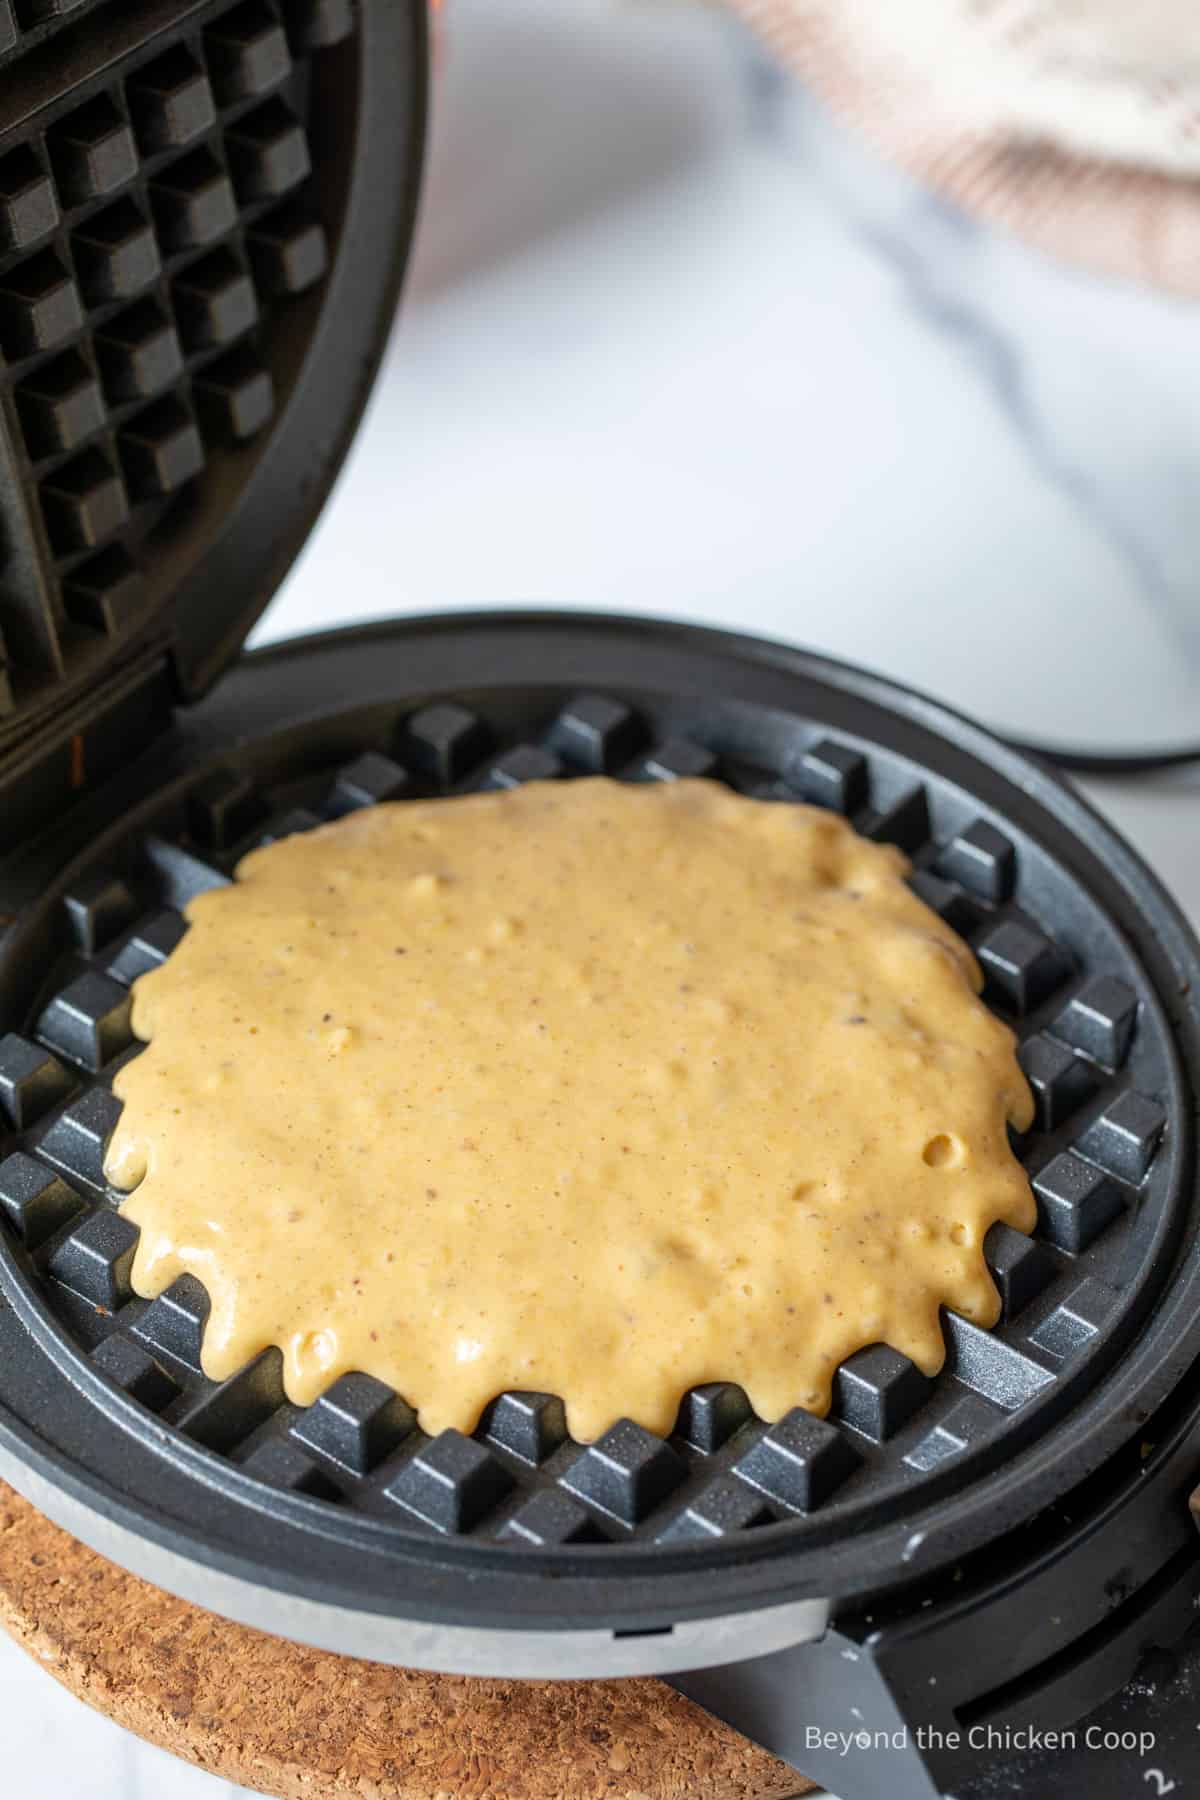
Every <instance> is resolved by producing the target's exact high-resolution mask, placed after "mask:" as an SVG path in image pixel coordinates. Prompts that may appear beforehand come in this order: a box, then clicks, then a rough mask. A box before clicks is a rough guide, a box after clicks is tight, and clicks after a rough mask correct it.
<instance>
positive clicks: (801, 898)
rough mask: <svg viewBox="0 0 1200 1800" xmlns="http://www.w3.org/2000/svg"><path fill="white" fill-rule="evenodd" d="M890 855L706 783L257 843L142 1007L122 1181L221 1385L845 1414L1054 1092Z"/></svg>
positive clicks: (142, 1284)
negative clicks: (276, 1352) (335, 1385)
mask: <svg viewBox="0 0 1200 1800" xmlns="http://www.w3.org/2000/svg"><path fill="white" fill-rule="evenodd" d="M905 870H906V863H905V859H904V858H903V856H902V855H901V854H900V852H899V851H897V850H894V849H892V848H890V847H887V846H881V845H877V844H872V843H869V842H867V841H866V840H865V839H862V838H860V837H858V836H857V835H856V834H855V833H854V832H853V831H852V830H851V829H850V827H849V826H848V825H846V824H845V823H844V822H843V821H842V820H841V819H839V818H837V817H834V816H832V815H830V814H829V813H825V812H821V811H818V810H817V809H815V808H811V807H805V806H794V805H784V804H771V803H767V802H764V801H756V800H750V799H746V798H743V797H741V796H739V795H736V794H733V793H731V792H730V791H728V790H726V789H725V788H723V787H721V786H719V785H717V784H714V783H711V782H706V781H678V782H671V783H656V784H650V785H644V786H643V785H629V784H622V783H617V782H612V781H608V780H602V779H587V780H575V781H569V782H562V783H557V782H543V783H534V784H531V785H528V786H525V787H521V788H518V789H515V790H513V791H510V792H505V793H489V794H478V795H471V796H467V797H464V798H459V799H448V800H432V801H427V802H418V801H409V802H398V803H395V804H391V805H379V806H373V807H369V808H366V809H364V810H363V811H361V812H357V813H353V814H351V815H349V816H348V817H347V818H344V819H341V820H339V821H338V822H337V823H335V824H332V825H327V826H324V827H322V828H321V829H319V830H314V831H312V832H309V833H306V834H305V835H303V836H296V837H290V838H287V839H285V840H283V841H282V842H279V843H276V844H273V845H271V846H270V847H268V848H266V849H263V850H257V851H254V852H253V853H252V854H251V855H249V856H247V857H246V858H245V859H244V861H243V862H242V864H241V865H240V867H239V869H238V879H237V881H236V882H235V883H234V884H233V885H232V886H230V887H226V888H219V889H215V890H213V891H211V892H208V893H204V894H201V895H199V896H198V897H197V898H196V899H195V900H193V901H192V902H191V903H190V905H189V906H188V908H187V916H188V919H189V921H190V929H189V930H188V932H187V934H186V935H185V937H184V939H183V941H182V943H181V944H180V946H179V948H178V949H177V950H175V951H174V952H173V954H172V955H171V957H170V958H169V959H168V961H167V962H166V963H165V964H164V965H163V966H162V967H161V968H160V969H157V970H155V971H154V972H152V973H151V974H148V975H144V976H143V977H142V978H141V980H140V981H138V982H137V984H136V986H135V989H134V1009H133V1022H134V1028H135V1030H136V1032H137V1033H138V1035H139V1036H140V1037H142V1038H145V1039H147V1040H149V1046H150V1047H149V1048H148V1049H147V1050H146V1051H145V1052H143V1054H142V1055H140V1056H139V1057H137V1058H136V1059H135V1060H134V1061H133V1062H131V1063H129V1064H128V1065H127V1066H126V1067H125V1068H124V1069H122V1070H121V1072H120V1074H119V1075H118V1076H117V1079H116V1082H115V1084H114V1085H115V1087H116V1091H117V1093H118V1094H119V1096H120V1097H121V1099H122V1100H123V1101H124V1103H125V1104H124V1111H123V1113H122V1115H121V1118H120V1121H119V1123H118V1126H117V1129H116V1132H115V1134H114V1137H113V1139H112V1143H111V1145H110V1148H109V1153H108V1159H107V1172H108V1175H109V1178H110V1180H111V1181H112V1182H113V1183H114V1184H115V1185H116V1186H117V1187H119V1188H124V1189H132V1190H135V1191H134V1192H133V1193H132V1194H131V1196H130V1197H129V1198H128V1199H126V1200H125V1202H124V1204H123V1211H124V1212H125V1213H126V1214H127V1215H128V1217H129V1218H131V1219H132V1220H133V1221H134V1222H135V1223H136V1224H137V1225H138V1226H139V1227H140V1228H141V1237H140V1242H139V1245H138V1249H137V1255H136V1260H135V1263H134V1269H133V1283H134V1287H135V1288H136V1290H137V1291H138V1293H140V1294H144V1295H154V1294H158V1293H160V1292H161V1291H162V1290H163V1289H164V1288H165V1287H167V1286H168V1285H169V1283H170V1282H172V1281H173V1280H174V1279H175V1278H176V1277H177V1276H178V1275H180V1274H181V1273H183V1272H184V1271H188V1272H190V1273H192V1274H193V1275H196V1276H198V1277H199V1279H200V1280H201V1281H202V1282H203V1283H204V1286H205V1287H206V1289H207V1290H208V1293H209V1295H210V1296H211V1301H212V1310H211V1314H210V1317H209V1320H208V1324H207V1327H206V1330H205V1334H204V1346H203V1361H204V1368H205V1371H206V1373H207V1374H209V1375H210V1376H213V1377H215V1378H217V1379H222V1378H224V1377H226V1376H228V1375H231V1374H233V1373H234V1372H235V1371H236V1370H237V1369H238V1368H240V1367H241V1365H242V1364H243V1363H244V1362H246V1360H247V1359H248V1358H250V1357H252V1356H253V1355H254V1354H255V1353H256V1352H258V1351H259V1350H261V1349H263V1348H264V1347H265V1346H267V1345H270V1344H278V1345H279V1346H280V1347H281V1349H282V1351H283V1356H284V1371H285V1374H284V1379H285V1385H286V1389H287V1392H288V1395H289V1396H290V1398H291V1399H292V1400H294V1401H297V1402H299V1403H300V1404H302V1405H304V1404H308V1403H309V1402H311V1401H312V1400H313V1399H315V1398H316V1396H317V1395H318V1394H319V1393H320V1392H321V1391H322V1390H323V1389H324V1388H325V1387H327V1386H328V1385H329V1383H330V1382H331V1381H333V1380H334V1378H335V1377H336V1376H338V1375H339V1374H341V1373H343V1372H344V1371H346V1370H350V1369H363V1370H366V1371H368V1372H369V1373H371V1374H373V1375H376V1376H378V1377H379V1378H380V1379H381V1380H383V1381H385V1382H388V1383H389V1384H390V1385H391V1386H393V1387H394V1388H396V1389H397V1390H398V1391H399V1392H400V1393H401V1394H403V1395H404V1396H405V1398H406V1399H407V1400H408V1401H409V1402H410V1404H412V1405H413V1406H414V1407H416V1408H417V1410H418V1414H419V1417H420V1422H421V1425H422V1426H423V1428H424V1429H425V1430H426V1431H429V1432H438V1431H440V1430H443V1429H444V1428H446V1427H447V1426H457V1427H459V1428H460V1429H461V1430H463V1431H470V1430H471V1429H472V1428H473V1427H474V1425H475V1424H476V1422H477V1420H478V1416H479V1413H480V1411H481V1409H482V1408H483V1407H484V1406H485V1405H486V1403H487V1402H488V1401H489V1400H490V1399H492V1398H493V1397H494V1396H495V1395H496V1394H498V1393H500V1392H502V1391H503V1390H504V1389H507V1388H524V1389H535V1390H542V1391H546V1392H550V1393H556V1394H560V1395H561V1396H562V1397H563V1399H564V1401H565V1403H566V1407H567V1415H568V1421H569V1424H570V1428H571V1431H572V1433H573V1434H574V1435H575V1436H576V1437H577V1438H580V1439H588V1438H592V1437H595V1436H596V1435H597V1434H599V1433H600V1432H602V1431H603V1430H604V1429H605V1428H606V1427H607V1426H609V1425H610V1424H612V1423H613V1421H614V1420H616V1419H617V1418H619V1417H621V1416H629V1417H632V1418H634V1419H636V1420H638V1421H640V1422H641V1423H642V1424H643V1425H645V1426H647V1427H649V1429H650V1430H652V1431H657V1432H666V1431H669V1430H670V1429H671V1427H672V1425H673V1423H674V1420H675V1415H676V1411H677V1407H678V1403H679V1400H680V1398H681V1396H682V1395H683V1394H684V1393H685V1392H686V1390H687V1389H688V1388H690V1387H692V1386H694V1385H696V1384H697V1383H699V1382H704V1381H713V1380H718V1379H720V1380H727V1381H736V1382H740V1383H741V1385H742V1386H743V1387H744V1388H745V1389H746V1392H747V1394H748V1395H749V1398H750V1400H751V1402H752V1404H753V1406H754V1407H755V1410H756V1411H757V1412H758V1413H759V1414H761V1415H762V1416H763V1417H764V1418H766V1419H775V1418H778V1417H779V1416H780V1415H781V1414H783V1413H784V1412H786V1411H787V1410H788V1409H789V1408H791V1407H793V1406H796V1405H801V1406H805V1407H808V1408H810V1409H811V1410H812V1411H814V1412H818V1413H820V1412H824V1411H825V1410H826V1409H827V1407H828V1405H829V1400H830V1384H831V1379H832V1376H833V1372H834V1370H835V1368H836V1367H837V1365H838V1363H839V1362H841V1361H842V1360H843V1359H844V1358H845V1357H847V1356H849V1355H850V1354H851V1353H852V1352H853V1351H855V1350H858V1349H860V1348H861V1347H862V1346H863V1345H865V1344H870V1343H875V1342H880V1341H882V1342H886V1343H889V1344H892V1345H894V1346H895V1348H896V1349H897V1350H901V1351H903V1352H904V1353H905V1354H907V1355H908V1356H910V1357H911V1358H912V1359H913V1361H914V1362H915V1363H917V1364H918V1366H919V1367H920V1368H922V1369H923V1370H925V1372H926V1373H928V1374H933V1373H934V1372H935V1371H936V1370H937V1369H938V1368H939V1367H940V1365H941V1363H942V1360H943V1355H944V1346H943V1341H942V1335H941V1330H940V1326H939V1320H938V1308H939V1306H941V1305H945V1306H949V1307H952V1308H953V1309H954V1310H956V1311H957V1312H959V1313H962V1314H964V1315H965V1316H966V1317H968V1318H971V1319H974V1320H976V1321H977V1322H979V1323H981V1324H984V1325H991V1324H994V1323H995V1320H996V1318H997V1316H998V1312H999V1302H998V1299H997V1296H996V1292H995V1289H994V1287H993V1285H992V1281H991V1277H990V1276H989V1274H988V1271H987V1267H986V1265H985V1263H984V1259H983V1250H982V1245H983V1238H984V1235H985V1233H986V1231H987V1229H988V1227H989V1226H990V1225H991V1224H992V1223H993V1222H994V1221H995V1220H998V1219H1003V1220H1006V1221H1007V1222H1008V1223H1009V1224H1010V1225H1014V1226H1016V1227H1018V1228H1019V1229H1021V1230H1029V1229H1030V1228H1031V1227H1032V1225H1033V1223H1034V1218H1035V1207H1034V1201H1033V1197H1032V1194H1031V1192H1030V1188H1029V1184H1028V1182H1027V1180H1026V1178H1025V1175H1024V1173H1023V1172H1022V1170H1021V1168H1020V1165H1019V1164H1018V1162H1017V1161H1016V1159H1015V1157H1014V1156H1013V1153H1012V1151H1011V1149H1010V1146H1009V1142H1008V1137H1007V1133H1006V1125H1007V1123H1009V1122H1010V1121H1011V1122H1012V1123H1013V1124H1014V1125H1016V1126H1017V1127H1019V1128H1022V1129H1024V1128H1025V1127H1027V1126H1028V1125H1029V1123H1030V1121H1031V1117H1032V1110H1033V1108H1032V1101H1031V1097H1030V1094H1029V1090H1028V1087H1027V1085H1026V1083H1025V1080H1024V1077H1023V1075H1022V1073H1021V1070H1020V1067H1019V1065H1018V1063H1017V1060H1016V1055H1015V1049H1014V1040H1013V1037H1012V1034H1011V1032H1010V1031H1009V1030H1008V1029H1007V1028H1006V1027H1005V1026H1004V1025H1003V1024H1001V1023H1000V1022H999V1021H998V1020H996V1019H995V1018H993V1017H992V1016H991V1014H990V1013H989V1012H988V1011H987V1010H986V1008H985V1007H984V1006H983V1004H982V1002H981V1001H980V1000H979V999H978V998H977V990H978V988H979V986H980V977H979V971H978V968H977V966H976V964H975V961H974V958H973V957H972V956H971V953H970V951H969V950H968V949H967V947H966V946H965V944H963V943H962V942H961V940H960V939H959V938H958V937H956V935H955V934H954V933H953V932H952V931H951V930H950V929H949V927H948V926H946V925H945V924H943V923H942V922H941V921H940V920H939V919H938V918H937V917H936V916H935V915H934V914H933V913H932V912H930V911H929V910H928V908H926V907H925V906H924V905H923V904H922V903H921V902H920V901H919V900H917V899H916V898H915V896H914V895H913V894H911V893H910V892H909V891H908V889H907V888H906V887H905V885H904V881H903V876H904V873H905Z"/></svg>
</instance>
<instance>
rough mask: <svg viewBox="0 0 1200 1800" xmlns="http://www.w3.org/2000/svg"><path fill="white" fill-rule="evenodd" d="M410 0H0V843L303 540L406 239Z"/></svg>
mask: <svg viewBox="0 0 1200 1800" xmlns="http://www.w3.org/2000/svg"><path fill="white" fill-rule="evenodd" d="M425 94H426V59H425V4H424V0H128V3H126V0H53V3H50V0H0V541H2V543H3V559H4V562H3V576H2V580H0V817H2V820H3V823H2V824H0V852H2V851H3V849H4V848H6V847H8V846H11V844H12V843H13V842H16V841H19V839H20V838H21V837H23V836H25V835H27V834H28V832H29V831H30V830H32V829H34V828H36V826H37V825H38V824H39V823H41V822H43V821H44V820H45V819H46V818H47V817H48V816H51V815H52V814H53V812H54V811H55V810H56V808H58V807H59V806H60V805H61V804H62V803H63V802H65V801H66V800H67V799H68V798H69V796H70V794H71V793H72V791H76V792H77V791H79V790H81V789H84V788H86V787H89V786H91V785H93V783H95V782H96V781H98V780H100V779H102V778H103V776H104V775H105V773H107V771H108V770H109V769H111V768H112V767H114V766H117V765H118V764H119V762H120V761H121V759H122V756H123V751H124V746H125V743H126V740H127V739H129V738H132V737H135V736H137V735H138V734H139V733H140V732H141V731H142V730H143V729H144V727H145V724H146V722H147V721H148V720H149V721H154V720H156V719H157V720H159V721H161V720H162V719H164V718H166V717H167V716H169V709H170V707H171V706H172V705H173V704H174V703H175V702H176V701H178V700H184V701H192V700H194V699H196V698H197V697H198V696H199V695H201V694H202V693H204V692H205V691H206V690H207V689H208V688H209V687H210V686H211V684H212V682H213V681H214V680H215V679H216V678H217V676H218V675H219V674H220V673H221V671H222V670H223V669H224V668H225V667H226V666H227V665H228V663H229V662H230V661H231V660H232V659H233V657H234V656H236V654H237V653H238V651H239V650H240V648H241V646H242V644H243V642H244V639H245V637H246V634H247V633H248V631H249V630H250V627H251V626H252V624H253V622H254V620H255V619H256V618H257V617H258V615H259V613H260V612H261V611H262V610H263V608H264V607H265V606H266V604H267V603H268V601H269V600H270V598H271V595H272V594H273V592H274V590H275V588H276V587H277V586H278V584H279V582H280V580H281V579H282V577H283V576H284V574H285V573H286V571H287V569H288V567H289V566H290V564H291V562H292V561H293V559H294V558H295V556H296V555H297V553H298V552H299V550H300V549H301V547H302V546H303V543H304V541H305V539H306V537H307V535H308V533H309V531H310V530H311V528H312V525H313V523H314V522H315V519H316V517H317V514H318V512H319V511H320V508H321V505H322V503H323V501H324V499H325V497H326V494H327V493H328V490H329V487H330V485H331V483H332V481H333V480H334V478H335V476H336V475H337V472H338V470H339V467H340V465H341V463H342V461H343V459H344V457H345V454H346V451H347V449H348V446H349V442H350V438H351V436H352V433H353V431H354V428H355V426H356V424H357V421H358V418H359V415H360V413H361V410H362V407H363V405H364V403H365V400H366V398H367V395H368V392H369V389H370V386H371V383H372V380H373V377H374V373H375V369H376V366H377V363H378V360H379V357H380V354H381V352H382V349H383V346H384V344H385V341H386V338H387V333H388V330H389V327H390V325H391V322H392V318H393V315H394V311H395V305H396V300H397V296H398V289H399V283H400V278H401V275H402V272H403V267H404V263H405V260H406V257H407V253H408V249H409V244H410V240H411V237H412V230H413V223H414V216H415V209H416V200H417V190H418V182H419V174H420V165H421V158H422V150H423V140H424V124H425Z"/></svg>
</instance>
